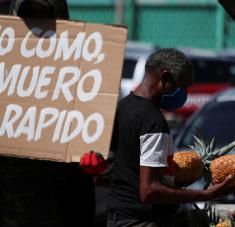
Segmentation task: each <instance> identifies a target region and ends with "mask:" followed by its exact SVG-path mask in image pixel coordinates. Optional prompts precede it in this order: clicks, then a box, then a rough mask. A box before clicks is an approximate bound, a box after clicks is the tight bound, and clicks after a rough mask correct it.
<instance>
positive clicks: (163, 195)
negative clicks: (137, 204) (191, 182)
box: [141, 182, 212, 205]
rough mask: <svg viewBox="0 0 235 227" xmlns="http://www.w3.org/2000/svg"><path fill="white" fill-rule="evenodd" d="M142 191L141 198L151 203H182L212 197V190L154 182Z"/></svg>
mask: <svg viewBox="0 0 235 227" xmlns="http://www.w3.org/2000/svg"><path fill="white" fill-rule="evenodd" d="M144 190H145V192H142V193H141V195H142V196H141V200H142V201H143V202H145V203H149V204H165V205H168V204H172V205H173V204H180V203H190V202H195V201H207V200H210V199H212V193H211V192H210V190H207V191H201V190H184V189H174V188H170V187H167V186H165V185H163V184H161V183H155V182H154V183H152V184H151V185H150V186H149V187H148V188H146V189H144Z"/></svg>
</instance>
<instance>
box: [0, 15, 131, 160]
mask: <svg viewBox="0 0 235 227" xmlns="http://www.w3.org/2000/svg"><path fill="white" fill-rule="evenodd" d="M126 36H127V29H126V28H124V27H117V26H110V25H102V24H88V23H83V22H69V21H52V20H29V19H28V20H26V19H24V20H21V19H20V18H18V17H0V154H1V155H9V156H17V157H27V158H36V159H47V160H54V161H62V162H78V161H79V160H80V156H81V154H83V153H84V152H87V151H90V150H95V151H98V152H101V153H102V154H103V155H104V156H107V153H108V151H109V146H110V141H111V135H112V128H113V121H114V115H115V110H116V104H117V99H118V93H119V84H120V77H121V72H122V64H123V57H124V49H125V42H126Z"/></svg>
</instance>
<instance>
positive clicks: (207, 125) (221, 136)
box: [179, 101, 235, 148]
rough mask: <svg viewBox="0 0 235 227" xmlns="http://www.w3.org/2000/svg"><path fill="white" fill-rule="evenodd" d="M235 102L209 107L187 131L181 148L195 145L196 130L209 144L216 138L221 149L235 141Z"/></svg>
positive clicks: (212, 104)
mask: <svg viewBox="0 0 235 227" xmlns="http://www.w3.org/2000/svg"><path fill="white" fill-rule="evenodd" d="M234 110H235V102H234V101H227V102H214V103H211V104H210V105H208V106H207V108H205V109H204V110H203V111H202V112H201V113H200V114H198V115H197V117H196V118H195V119H194V121H193V122H192V124H191V125H190V126H189V128H188V130H186V132H185V134H184V136H183V137H182V140H181V142H180V143H179V146H180V147H182V148H185V147H188V145H192V144H193V141H194V139H193V135H195V132H196V129H198V131H199V132H200V134H202V136H204V137H205V138H206V139H207V140H208V141H209V142H210V141H211V140H212V139H213V137H215V140H216V147H218V148H220V147H222V146H225V145H227V144H229V143H231V142H232V141H234V140H235V130H234V129H235V120H234V119H235V111H234Z"/></svg>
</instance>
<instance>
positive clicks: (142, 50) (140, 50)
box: [119, 41, 156, 98]
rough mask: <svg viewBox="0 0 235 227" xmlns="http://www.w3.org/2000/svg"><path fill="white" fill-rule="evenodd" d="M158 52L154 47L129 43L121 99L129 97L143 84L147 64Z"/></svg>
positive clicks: (146, 44) (123, 72)
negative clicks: (148, 59)
mask: <svg viewBox="0 0 235 227" xmlns="http://www.w3.org/2000/svg"><path fill="white" fill-rule="evenodd" d="M155 50H156V47H155V46H154V45H151V44H148V43H140V42H133V41H128V42H127V45H126V51H125V59H124V65H123V71H122V80H121V88H120V96H119V97H120V98H123V97H125V96H127V95H128V94H129V93H130V92H131V91H133V90H134V89H135V88H136V87H137V86H138V85H139V84H140V82H141V80H142V79H143V76H144V72H145V62H146V60H147V58H148V57H149V55H150V54H152V53H153V52H154V51H155Z"/></svg>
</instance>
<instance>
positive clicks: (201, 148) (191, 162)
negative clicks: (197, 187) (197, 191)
mask: <svg viewBox="0 0 235 227" xmlns="http://www.w3.org/2000/svg"><path fill="white" fill-rule="evenodd" d="M194 139H195V142H194V146H190V148H191V151H182V152H177V153H175V155H174V159H173V163H174V172H175V184H176V185H177V186H188V185H190V184H191V183H193V182H194V181H195V180H197V179H199V178H200V177H202V176H204V178H205V181H206V185H205V188H207V187H208V186H209V184H210V183H211V181H212V178H211V176H212V177H213V178H214V179H213V182H214V183H218V182H221V181H222V180H223V179H224V178H225V177H226V176H228V175H229V174H235V155H228V156H229V157H226V156H223V155H225V154H227V153H228V152H229V151H231V150H232V149H233V148H234V147H235V141H234V142H232V143H230V144H229V145H227V146H225V147H223V148H221V149H215V140H214V139H213V140H212V141H211V143H208V142H207V141H206V140H205V139H203V138H202V137H201V136H198V137H197V136H194ZM220 156H222V157H221V158H219V157H220ZM211 162H212V166H211V169H210V164H211ZM217 163H219V164H217ZM222 163H225V164H222ZM225 165H226V166H225ZM220 166H224V167H223V168H220ZM226 167H227V168H226ZM217 170H218V171H217ZM210 171H211V172H210ZM222 176H223V178H222ZM217 178H219V179H221V180H217Z"/></svg>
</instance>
